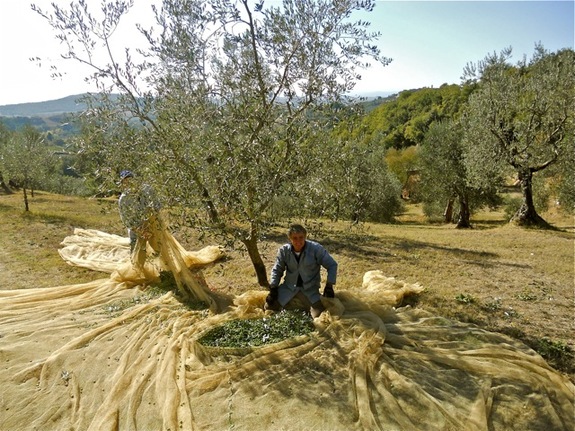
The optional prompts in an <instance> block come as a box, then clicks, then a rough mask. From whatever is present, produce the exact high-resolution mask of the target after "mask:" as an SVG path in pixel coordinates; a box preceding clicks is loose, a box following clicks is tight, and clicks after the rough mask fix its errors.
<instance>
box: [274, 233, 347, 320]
mask: <svg viewBox="0 0 575 431" xmlns="http://www.w3.org/2000/svg"><path fill="white" fill-rule="evenodd" d="M306 238H307V231H306V229H305V228H304V227H303V226H301V225H299V224H294V225H291V226H290V227H289V230H288V239H289V243H287V244H284V245H283V246H281V247H280V248H279V250H278V253H277V256H276V261H275V263H274V266H273V268H272V271H271V281H270V293H269V294H268V296H267V298H266V305H265V309H266V310H275V311H279V310H281V309H282V308H299V306H304V307H305V308H308V307H309V309H310V313H311V315H312V316H313V317H318V316H319V315H320V314H321V313H322V312H323V311H324V310H325V308H324V306H323V304H322V303H321V295H320V292H319V289H320V282H321V274H320V270H321V268H322V267H323V268H325V269H326V270H327V280H326V283H325V288H324V290H323V296H325V297H326V298H333V297H334V296H335V293H334V290H333V286H334V285H335V283H336V278H337V262H336V261H335V260H334V258H333V257H331V255H330V254H329V253H328V251H327V250H326V249H325V248H324V247H323V246H322V245H321V244H319V243H317V242H314V241H310V240H308V239H306ZM284 274H285V278H284V279H283V283H281V284H280V282H281V279H282V277H283V276H284ZM298 305H299V306H298Z"/></svg>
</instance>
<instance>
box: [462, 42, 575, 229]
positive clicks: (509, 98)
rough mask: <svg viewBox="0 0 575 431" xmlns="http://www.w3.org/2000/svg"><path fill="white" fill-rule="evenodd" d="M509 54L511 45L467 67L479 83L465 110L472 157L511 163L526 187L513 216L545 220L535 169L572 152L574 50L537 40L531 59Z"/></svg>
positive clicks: (477, 163) (483, 163) (478, 166)
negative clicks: (552, 48)
mask: <svg viewBox="0 0 575 431" xmlns="http://www.w3.org/2000/svg"><path fill="white" fill-rule="evenodd" d="M510 57H511V48H508V49H505V50H503V51H502V52H501V53H500V54H499V55H498V54H496V53H494V54H491V55H488V56H486V57H485V59H484V60H483V61H481V62H479V63H478V64H469V65H468V66H467V67H466V70H465V74H464V77H465V78H467V79H469V80H476V81H477V82H478V83H479V88H478V89H477V90H476V91H475V92H474V93H473V94H472V95H471V97H470V101H469V105H468V113H467V116H466V118H467V123H466V131H467V132H466V140H467V141H468V143H469V154H468V163H469V166H470V167H471V168H472V169H473V170H475V171H476V172H480V171H481V170H483V169H484V168H485V167H488V166H493V163H501V164H503V165H506V166H507V167H509V168H512V169H513V170H514V171H515V172H516V175H517V178H518V180H519V182H520V184H521V191H522V193H523V203H522V205H521V207H520V208H519V210H518V211H517V213H516V214H515V215H514V216H513V218H512V221H514V222H516V223H517V224H519V225H535V226H545V225H546V224H547V223H546V222H545V220H543V219H542V218H541V216H540V215H539V214H538V213H537V211H536V209H535V206H534V204H533V174H535V173H536V172H539V171H542V170H544V169H546V168H548V167H549V166H551V165H553V164H556V163H558V162H559V161H562V160H565V159H566V157H567V156H568V154H569V151H571V152H573V139H574V138H573V131H574V115H575V110H574V109H573V108H574V106H573V101H574V100H575V53H574V51H573V50H571V49H565V50H561V51H558V52H556V53H549V52H548V51H546V50H545V49H544V48H543V47H542V46H541V45H537V46H536V47H535V53H534V55H533V57H532V58H531V60H530V61H529V62H528V61H527V60H526V59H523V61H520V62H519V63H518V64H517V65H516V66H512V65H511V64H509V63H508V60H509V58H510ZM570 169H575V167H574V166H571V167H570ZM480 176H482V175H481V174H480Z"/></svg>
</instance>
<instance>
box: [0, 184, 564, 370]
mask: <svg viewBox="0 0 575 431" xmlns="http://www.w3.org/2000/svg"><path fill="white" fill-rule="evenodd" d="M23 209H24V205H23V201H22V196H21V195H20V194H15V195H0V220H1V222H0V272H1V273H2V275H3V277H2V282H1V283H0V288H2V289H21V288H27V287H32V286H34V287H48V286H58V285H67V284H73V283H79V282H85V281H90V280H93V279H96V278H101V277H105V276H106V275H105V274H100V273H95V272H92V271H88V270H84V269H81V268H75V267H71V266H68V265H67V264H66V263H64V262H63V261H62V260H61V258H60V256H59V255H58V252H57V250H58V248H59V244H60V241H62V240H63V239H64V237H66V236H67V235H70V234H71V233H72V232H73V229H74V228H75V227H82V228H91V229H99V230H103V231H106V232H109V233H116V234H124V232H125V230H124V229H123V227H122V225H121V224H120V222H119V217H118V214H117V208H116V205H115V202H114V201H110V200H108V201H106V200H90V199H82V198H73V197H62V196H56V195H50V194H47V193H36V196H34V197H33V198H32V199H31V204H30V211H29V212H28V213H26V212H25V211H24V210H23ZM543 216H544V218H545V219H546V220H547V221H548V222H550V223H551V224H552V225H553V226H554V227H556V230H545V231H541V230H532V229H531V230H529V229H521V228H517V227H514V226H511V225H509V224H507V223H506V222H505V220H504V217H503V214H502V213H499V212H485V213H480V214H477V215H476V216H474V218H473V219H472V222H473V224H474V228H473V229H469V230H458V229H454V228H453V226H449V225H433V224H426V223H425V221H424V219H423V217H422V215H421V209H420V208H419V207H418V206H416V205H409V206H408V207H407V211H406V213H405V214H403V215H402V216H401V217H399V219H398V222H397V223H396V224H386V225H376V224H366V225H363V226H361V227H354V228H350V227H349V225H347V224H343V223H328V222H314V223H310V224H309V225H308V227H309V228H310V238H311V239H315V240H318V241H320V242H322V243H323V244H324V245H325V246H326V247H327V248H328V249H329V250H330V252H331V253H332V254H333V255H334V257H335V258H336V259H337V260H338V263H339V274H338V284H337V286H336V292H337V289H346V288H350V287H359V286H361V283H362V277H363V274H364V273H365V272H366V271H369V270H372V269H380V270H382V271H383V272H384V273H385V274H386V275H388V276H395V277H397V278H399V279H402V280H405V281H409V282H419V283H420V284H422V285H423V286H424V287H425V288H426V290H425V292H424V293H423V294H422V295H420V296H419V297H418V298H411V299H408V302H409V303H410V305H412V306H415V307H422V308H425V309H427V310H429V311H431V312H434V313H437V314H440V315H443V316H446V317H450V318H454V319H457V320H460V321H465V322H472V323H475V324H477V325H479V326H481V327H483V328H485V329H488V330H492V331H497V332H504V333H506V334H508V335H511V336H513V337H515V338H518V339H520V340H522V341H524V342H525V343H527V344H528V345H530V346H531V347H533V348H534V349H535V350H537V351H538V352H539V353H540V354H542V356H544V357H545V358H546V359H547V360H548V362H549V363H550V364H551V365H552V366H554V367H555V368H556V369H558V370H560V371H562V372H564V373H566V374H568V375H569V376H570V378H571V379H573V373H574V372H575V365H574V360H573V350H574V349H575V345H574V340H573V333H574V330H575V322H574V319H573V316H574V308H575V304H574V268H575V266H574V241H573V240H574V239H575V229H574V220H573V217H566V216H562V215H561V214H560V213H558V212H557V211H552V212H548V213H544V214H543ZM176 236H178V237H179V239H180V240H181V241H182V243H184V244H185V245H186V247H188V248H189V249H197V248H200V247H203V246H204V245H208V244H206V243H205V242H202V243H200V242H199V241H198V239H197V235H195V234H194V232H192V234H191V235H184V234H183V232H176ZM284 240H285V234H284V226H278V228H277V230H276V231H274V232H272V234H271V235H270V236H269V237H268V240H267V241H265V242H263V243H262V244H261V252H262V254H263V258H264V262H265V263H266V265H267V266H268V268H270V267H271V264H272V263H273V259H274V256H275V252H276V249H277V247H278V246H279V245H280V244H281V243H283V242H284ZM211 243H213V242H211ZM205 275H206V278H207V280H208V282H209V283H210V285H211V286H212V287H213V288H215V289H218V290H222V291H225V292H229V293H234V294H239V293H241V292H243V291H246V290H251V289H258V288H259V287H258V286H257V283H256V278H255V275H254V272H253V269H252V266H251V263H250V260H249V258H248V256H247V255H246V254H245V253H242V252H241V251H233V250H230V251H229V258H228V259H226V260H225V261H222V262H218V263H216V264H215V265H213V266H212V267H211V268H208V269H206V270H205Z"/></svg>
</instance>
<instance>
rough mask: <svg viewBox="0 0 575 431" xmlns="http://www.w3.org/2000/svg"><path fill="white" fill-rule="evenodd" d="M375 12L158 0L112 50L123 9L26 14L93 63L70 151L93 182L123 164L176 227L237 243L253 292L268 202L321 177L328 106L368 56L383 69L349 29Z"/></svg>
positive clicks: (304, 1) (346, 2) (314, 3)
mask: <svg viewBox="0 0 575 431" xmlns="http://www.w3.org/2000/svg"><path fill="white" fill-rule="evenodd" d="M374 5H375V2H374V1H369V0H368V1H361V2H359V1H352V0H335V1H333V0H329V1H327V0H284V1H283V2H281V4H279V5H276V3H272V5H270V6H268V5H264V2H263V1H262V2H259V1H258V2H254V1H249V0H218V1H215V2H205V1H199V0H164V1H163V3H162V5H161V7H153V12H154V16H155V24H154V25H153V26H151V27H150V28H146V27H145V26H144V25H140V26H139V30H140V33H141V35H142V36H143V37H144V38H145V40H146V45H145V48H142V49H139V50H133V49H132V50H130V47H126V50H125V52H123V53H122V52H121V51H120V52H118V51H115V50H114V48H113V47H114V38H115V36H116V33H117V30H118V28H119V25H120V22H121V20H122V18H123V17H124V16H125V15H126V14H127V13H128V12H129V10H130V8H131V7H132V6H133V1H123V0H118V1H115V2H108V3H104V4H103V6H102V9H101V11H100V15H99V16H98V15H96V14H95V12H92V11H91V10H90V9H89V7H88V5H87V2H86V1H85V0H79V1H77V2H76V1H73V2H72V3H71V4H70V6H69V7H68V8H62V7H59V6H57V5H53V13H48V12H45V11H42V10H41V9H40V8H38V7H37V6H33V8H34V9H35V10H36V11H37V12H38V13H40V14H41V15H42V16H44V17H45V18H46V19H47V20H48V22H49V23H50V25H51V26H52V28H53V29H54V31H55V32H56V37H58V38H59V39H60V40H61V41H62V43H63V44H64V46H65V47H66V52H65V53H64V56H65V57H66V58H69V59H71V60H74V61H77V62H80V63H83V64H86V65H88V66H89V67H91V70H92V73H91V74H90V75H89V76H88V79H89V80H91V81H93V82H94V83H96V84H97V85H98V89H99V94H98V97H97V98H92V100H89V101H88V103H90V106H91V109H90V110H89V111H87V112H86V113H85V114H83V116H82V118H83V120H84V132H85V133H84V135H83V139H82V140H80V141H79V142H78V145H79V147H80V149H81V151H82V152H84V153H86V154H88V153H89V154H90V156H91V157H93V158H94V159H96V160H99V163H98V165H99V167H98V170H97V174H98V175H100V177H101V180H102V182H103V183H105V181H106V180H109V179H112V178H113V177H114V174H116V173H117V172H118V171H119V170H120V169H123V168H131V169H132V170H134V171H135V172H136V173H137V175H141V176H143V177H145V178H146V180H148V181H149V182H151V183H153V184H154V185H155V186H156V187H157V188H158V189H159V192H160V193H162V194H163V195H164V197H166V198H167V199H169V202H170V203H172V204H177V205H174V206H173V207H177V208H180V209H181V210H182V211H183V212H184V214H183V215H185V217H186V223H188V224H193V225H194V226H197V227H200V226H202V227H204V228H206V229H209V230H211V231H212V232H217V233H218V234H222V235H223V236H224V237H226V238H228V239H231V240H239V241H241V242H242V243H243V244H244V245H245V247H246V249H247V251H248V254H249V256H250V258H251V260H252V263H253V265H254V268H255V270H256V274H257V277H258V282H259V284H260V285H263V286H265V285H267V275H266V270H265V266H264V264H263V262H262V259H261V257H260V253H259V250H258V240H259V239H260V237H261V235H262V234H263V232H264V231H265V229H266V226H267V225H268V224H269V223H270V222H272V221H273V214H274V211H273V204H274V202H276V197H277V196H282V195H284V196H289V195H291V194H293V190H294V188H296V187H297V186H298V184H302V183H303V184H310V183H314V182H317V181H319V180H318V179H317V175H321V172H318V170H317V169H316V167H317V166H322V165H324V164H325V163H324V160H325V158H327V157H330V154H328V153H327V152H326V151H325V150H324V149H323V148H322V144H323V143H324V141H325V139H326V138H325V136H326V133H325V132H326V127H327V126H328V124H329V122H330V121H331V120H330V119H331V118H332V117H333V113H332V112H331V111H332V108H333V107H334V106H337V104H335V103H334V102H339V101H341V99H342V95H344V94H345V93H347V92H349V91H350V90H352V89H353V87H354V85H355V82H356V81H357V80H358V79H360V77H361V69H362V68H365V67H367V66H369V63H368V62H367V61H377V62H380V63H383V64H384V65H385V64H387V63H388V62H389V61H390V60H389V59H388V58H386V57H383V56H382V55H381V53H380V50H379V49H378V48H377V46H376V45H374V41H375V40H376V39H377V38H378V36H379V34H378V33H373V32H370V31H369V23H368V22H366V21H362V20H359V21H353V20H352V15H353V13H354V11H356V10H360V9H365V10H367V11H370V10H371V9H372V8H373V7H374ZM116 43H118V41H116ZM119 43H122V42H121V41H120V42H119ZM102 53H103V54H104V55H103V56H102ZM366 59H369V60H367V61H366ZM114 94H119V96H114V97H112V96H113V95H114ZM305 204H306V202H305V201H304V202H301V203H300V205H301V206H302V207H303V206H305ZM293 210H294V211H293V214H292V216H295V217H298V216H301V214H299V213H298V206H297V205H296V206H294V207H293ZM180 215H182V214H180Z"/></svg>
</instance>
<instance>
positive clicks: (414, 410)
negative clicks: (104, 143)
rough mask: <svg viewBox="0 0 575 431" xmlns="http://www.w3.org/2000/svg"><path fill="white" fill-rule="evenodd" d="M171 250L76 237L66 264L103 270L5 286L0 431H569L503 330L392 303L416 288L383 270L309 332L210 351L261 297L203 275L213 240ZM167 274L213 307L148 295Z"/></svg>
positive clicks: (215, 254)
mask: <svg viewBox="0 0 575 431" xmlns="http://www.w3.org/2000/svg"><path fill="white" fill-rule="evenodd" d="M162 241H165V245H164V246H165V247H168V248H167V249H163V252H165V253H166V256H168V257H164V258H160V257H157V258H156V259H147V260H146V262H144V263H143V265H135V264H134V262H131V261H130V256H129V254H130V253H129V244H128V240H127V239H126V238H121V237H118V236H114V235H109V234H106V233H103V232H98V231H90V230H77V231H76V232H75V234H74V235H73V236H71V237H68V238H66V239H65V240H64V242H63V245H64V247H63V249H62V250H61V255H62V257H63V258H64V259H65V260H66V261H67V262H69V263H71V264H73V265H79V266H83V267H87V268H91V269H93V270H96V271H102V272H105V273H109V274H110V276H109V277H106V278H102V279H100V280H96V281H92V282H89V283H86V284H78V285H70V286H58V287H52V288H31V289H26V290H25V291H22V290H0V337H1V338H0V345H1V349H0V362H1V367H0V379H1V381H2V397H1V398H0V429H1V430H10V431H12V430H94V431H104V430H172V431H175V430H228V429H234V430H250V431H253V430H272V429H273V430H330V431H333V430H346V431H347V430H522V431H523V430H546V431H549V430H572V429H574V424H575V420H574V389H575V388H574V386H573V384H571V383H570V381H569V380H568V379H566V378H565V377H564V376H562V375H561V374H559V373H558V372H556V371H554V370H553V369H552V368H550V367H549V366H548V365H547V364H546V363H545V361H544V360H543V359H542V358H541V357H540V356H538V355H537V354H536V353H535V352H533V351H532V350H530V349H529V348H527V347H526V346H525V345H523V344H522V343H519V342H517V341H514V340H513V339H511V338H509V337H506V336H504V335H501V334H496V333H490V332H486V331H483V330H481V329H479V328H477V327H475V326H472V325H467V324H462V323H458V322H453V321H450V320H447V319H444V318H441V317H439V316H433V315H431V314H429V313H427V312H425V311H423V310H420V309H410V308H400V309H397V310H396V309H394V308H393V306H395V305H397V304H398V303H399V302H400V301H401V298H402V297H403V295H406V294H416V293H418V292H420V291H421V286H419V285H411V284H407V283H404V282H402V281H400V280H397V279H394V278H388V277H385V276H384V275H383V274H382V273H381V272H380V271H373V272H369V273H367V274H366V275H365V277H364V285H363V286H357V288H355V289H350V290H349V291H339V292H338V295H337V298H336V299H333V300H325V305H326V307H327V309H328V311H327V312H325V313H324V314H322V315H321V316H320V317H319V318H318V319H316V320H315V321H314V324H315V327H316V331H314V332H313V333H312V334H310V335H306V336H301V337H297V338H292V339H287V340H285V341H283V342H281V343H277V344H272V345H267V346H264V347H260V348H253V349H235V350H234V349H223V348H219V349H218V348H213V347H211V348H210V347H206V346H202V345H201V344H199V343H198V342H197V341H196V340H197V339H198V338H199V337H200V336H201V334H203V333H205V332H206V331H207V330H209V329H210V328H213V327H215V326H217V325H220V324H222V323H223V322H225V321H227V320H230V319H238V318H258V317H263V316H264V312H263V303H264V298H265V295H266V292H264V291H261V290H254V291H250V292H248V293H245V294H243V295H241V296H239V297H236V298H231V300H233V302H229V301H230V299H229V298H225V297H223V296H219V295H218V294H217V293H216V292H213V291H211V290H210V289H209V288H208V286H207V284H206V283H205V280H204V279H203V276H202V273H201V267H202V266H203V265H206V264H208V263H210V262H213V261H215V260H217V259H219V258H220V257H222V251H221V250H220V249H219V248H218V247H208V248H205V249H203V250H200V251H198V252H188V251H186V250H184V249H183V248H182V247H181V245H180V244H179V243H178V242H177V241H176V240H175V239H174V238H173V237H171V235H170V234H168V233H164V238H163V239H162ZM151 254H152V256H153V253H151ZM160 254H162V253H160ZM166 260H168V262H166ZM166 267H167V268H168V269H170V270H177V271H178V272H179V274H180V275H179V276H178V277H177V278H179V283H181V284H182V286H185V287H184V288H183V289H184V290H187V291H188V293H190V294H191V295H192V296H193V295H196V296H197V297H198V298H200V299H201V298H204V296H207V297H208V298H209V306H210V308H211V311H208V310H207V309H203V310H193V309H190V308H189V307H186V306H184V305H183V304H182V302H181V301H180V300H178V298H176V297H175V296H174V294H173V293H166V294H164V295H162V296H159V297H153V298H150V297H147V296H146V295H147V293H146V292H147V288H146V286H147V285H149V284H150V283H151V282H152V281H154V280H157V277H158V276H159V272H160V271H162V270H163V269H165V268H166ZM188 267H191V268H192V271H189V270H188V269H187V268H188Z"/></svg>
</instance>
